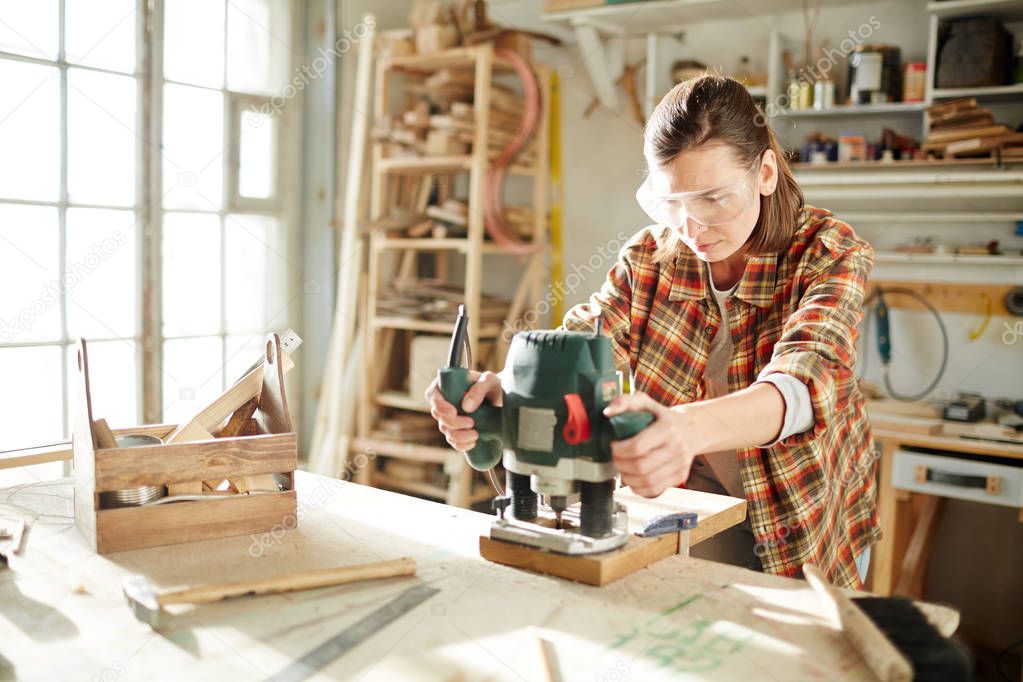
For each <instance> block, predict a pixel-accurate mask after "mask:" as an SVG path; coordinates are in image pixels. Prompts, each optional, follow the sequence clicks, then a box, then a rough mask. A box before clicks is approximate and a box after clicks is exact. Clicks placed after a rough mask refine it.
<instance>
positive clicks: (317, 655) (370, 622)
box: [270, 585, 440, 682]
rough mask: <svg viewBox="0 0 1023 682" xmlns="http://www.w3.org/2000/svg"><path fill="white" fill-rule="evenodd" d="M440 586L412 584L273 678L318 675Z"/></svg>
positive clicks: (289, 681) (286, 680)
mask: <svg viewBox="0 0 1023 682" xmlns="http://www.w3.org/2000/svg"><path fill="white" fill-rule="evenodd" d="M438 592H440V590H438V589H437V588H436V587H430V586H428V585H416V586H414V587H410V588H408V589H407V590H405V591H404V592H402V593H401V594H399V595H398V596H397V597H395V598H394V599H392V600H391V601H389V602H387V603H386V604H384V605H383V606H382V607H381V608H379V609H377V610H376V611H374V612H372V613H370V614H369V615H367V616H365V617H364V618H362V619H361V620H359V621H358V622H356V623H355V624H354V625H351V626H349V627H347V628H345V629H344V630H342V631H341V632H340V633H338V634H337V635H335V636H333V637H331V638H330V639H328V640H327V641H326V642H324V643H323V644H321V645H319V646H318V647H316V648H315V649H313V650H312V651H310V652H309V653H307V654H306V655H304V656H302V658H300V659H298V660H297V661H295V662H294V663H292V664H291V665H289V666H288V667H287V668H285V669H284V670H282V671H281V672H279V673H277V674H276V675H274V676H273V677H271V678H270V680H271V681H272V682H300V681H301V680H305V679H308V678H309V677H311V676H313V675H315V674H316V673H317V672H318V671H320V670H322V669H323V668H325V667H326V666H327V665H329V664H330V663H331V662H333V661H335V660H337V659H338V657H340V656H342V655H344V654H345V653H347V652H348V651H350V650H351V649H352V648H354V647H355V646H356V645H358V644H360V643H361V642H362V641H363V640H365V639H367V638H369V637H370V636H371V635H373V634H375V633H376V632H378V631H380V630H382V629H383V628H384V627H386V626H387V625H390V624H391V623H393V622H394V621H396V620H398V618H400V617H401V616H403V615H405V614H406V613H408V612H409V611H411V610H412V609H414V608H416V607H417V606H419V605H420V604H422V603H423V602H425V601H426V600H427V599H429V598H430V597H432V596H433V595H435V594H437V593H438Z"/></svg>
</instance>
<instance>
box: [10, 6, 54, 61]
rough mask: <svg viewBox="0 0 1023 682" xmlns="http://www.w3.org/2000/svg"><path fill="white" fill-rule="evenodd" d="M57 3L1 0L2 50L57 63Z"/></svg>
mask: <svg viewBox="0 0 1023 682" xmlns="http://www.w3.org/2000/svg"><path fill="white" fill-rule="evenodd" d="M57 5H58V1H57V0H32V1H31V2H24V0H0V50H2V51H4V52H14V53H16V54H23V55H28V56H29V57H36V58H38V59H56V58H57V41H58V39H59V37H58V35H57V30H58V28H59V24H58V23H57V11H58V10H57Z"/></svg>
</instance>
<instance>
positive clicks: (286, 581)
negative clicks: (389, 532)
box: [122, 557, 416, 629]
mask: <svg viewBox="0 0 1023 682" xmlns="http://www.w3.org/2000/svg"><path fill="white" fill-rule="evenodd" d="M415 573H416V562H415V560H413V559H411V558H409V557H403V558H401V559H395V560H394V561H377V562H374V563H369V564H359V565H356V566H339V567H336V568H322V569H318V570H313V571H302V572H299V573H290V574H287V575H282V576H277V577H275V578H264V579H262V580H243V581H240V582H234V583H222V584H210V585H198V586H195V587H186V588H182V589H179V590H170V591H167V592H157V590H156V586H155V585H153V583H152V582H150V581H149V578H147V577H146V576H144V575H140V574H135V575H130V576H128V577H127V578H125V579H124V582H123V583H122V587H123V589H124V596H125V598H127V600H128V604H129V605H130V606H131V609H132V611H133V612H134V613H135V617H136V618H138V619H139V620H140V621H142V622H143V623H148V624H149V625H150V626H151V627H152V628H154V629H156V628H159V626H160V624H161V622H162V619H161V615H162V614H163V607H165V606H167V605H169V604H212V603H213V602H218V601H220V600H222V599H229V598H231V597H240V596H243V595H247V594H280V593H282V592H294V591H296V590H311V589H315V588H318V587H330V586H332V585H343V584H345V583H353V582H358V581H360V580H371V579H374V578H393V577H396V576H402V575H415Z"/></svg>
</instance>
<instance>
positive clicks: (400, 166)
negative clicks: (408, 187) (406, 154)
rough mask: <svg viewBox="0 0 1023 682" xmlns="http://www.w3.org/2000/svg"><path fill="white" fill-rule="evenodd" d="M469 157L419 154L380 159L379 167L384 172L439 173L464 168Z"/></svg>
mask: <svg viewBox="0 0 1023 682" xmlns="http://www.w3.org/2000/svg"><path fill="white" fill-rule="evenodd" d="M469 158H470V157H468V156H466V155H464V154H457V155H454V156H420V157H410V158H397V159H393V158H392V159H381V160H380V163H379V168H380V170H381V171H383V172H385V173H441V172H445V171H454V170H466V169H467V168H468V167H469Z"/></svg>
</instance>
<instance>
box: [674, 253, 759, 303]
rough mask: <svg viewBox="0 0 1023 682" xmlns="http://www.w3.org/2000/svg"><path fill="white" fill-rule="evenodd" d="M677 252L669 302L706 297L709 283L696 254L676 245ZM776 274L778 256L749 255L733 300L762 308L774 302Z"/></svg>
mask: <svg viewBox="0 0 1023 682" xmlns="http://www.w3.org/2000/svg"><path fill="white" fill-rule="evenodd" d="M679 248H680V252H679V253H678V254H677V255H676V256H675V259H674V272H673V273H672V278H671V290H670V291H669V292H668V300H669V301H681V300H686V299H689V300H699V299H702V298H706V297H708V296H709V295H710V281H709V280H708V277H707V268H706V267H705V266H704V265H703V262H702V261H701V260H700V259H699V258H697V257H696V254H694V253H692V252H691V251H689V250H688V249H687V248H685V247H684V246H682V245H681V244H680V245H679ZM777 274H778V255H777V254H767V255H764V256H751V257H750V258H748V259H747V260H746V270H745V271H744V272H743V273H742V279H740V280H739V286H738V288H737V289H736V290H735V296H736V298H738V299H740V300H742V301H746V302H747V303H749V304H751V305H755V306H757V307H758V308H766V307H767V306H769V305H771V301H772V300H774V288H775V283H776V278H777Z"/></svg>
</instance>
